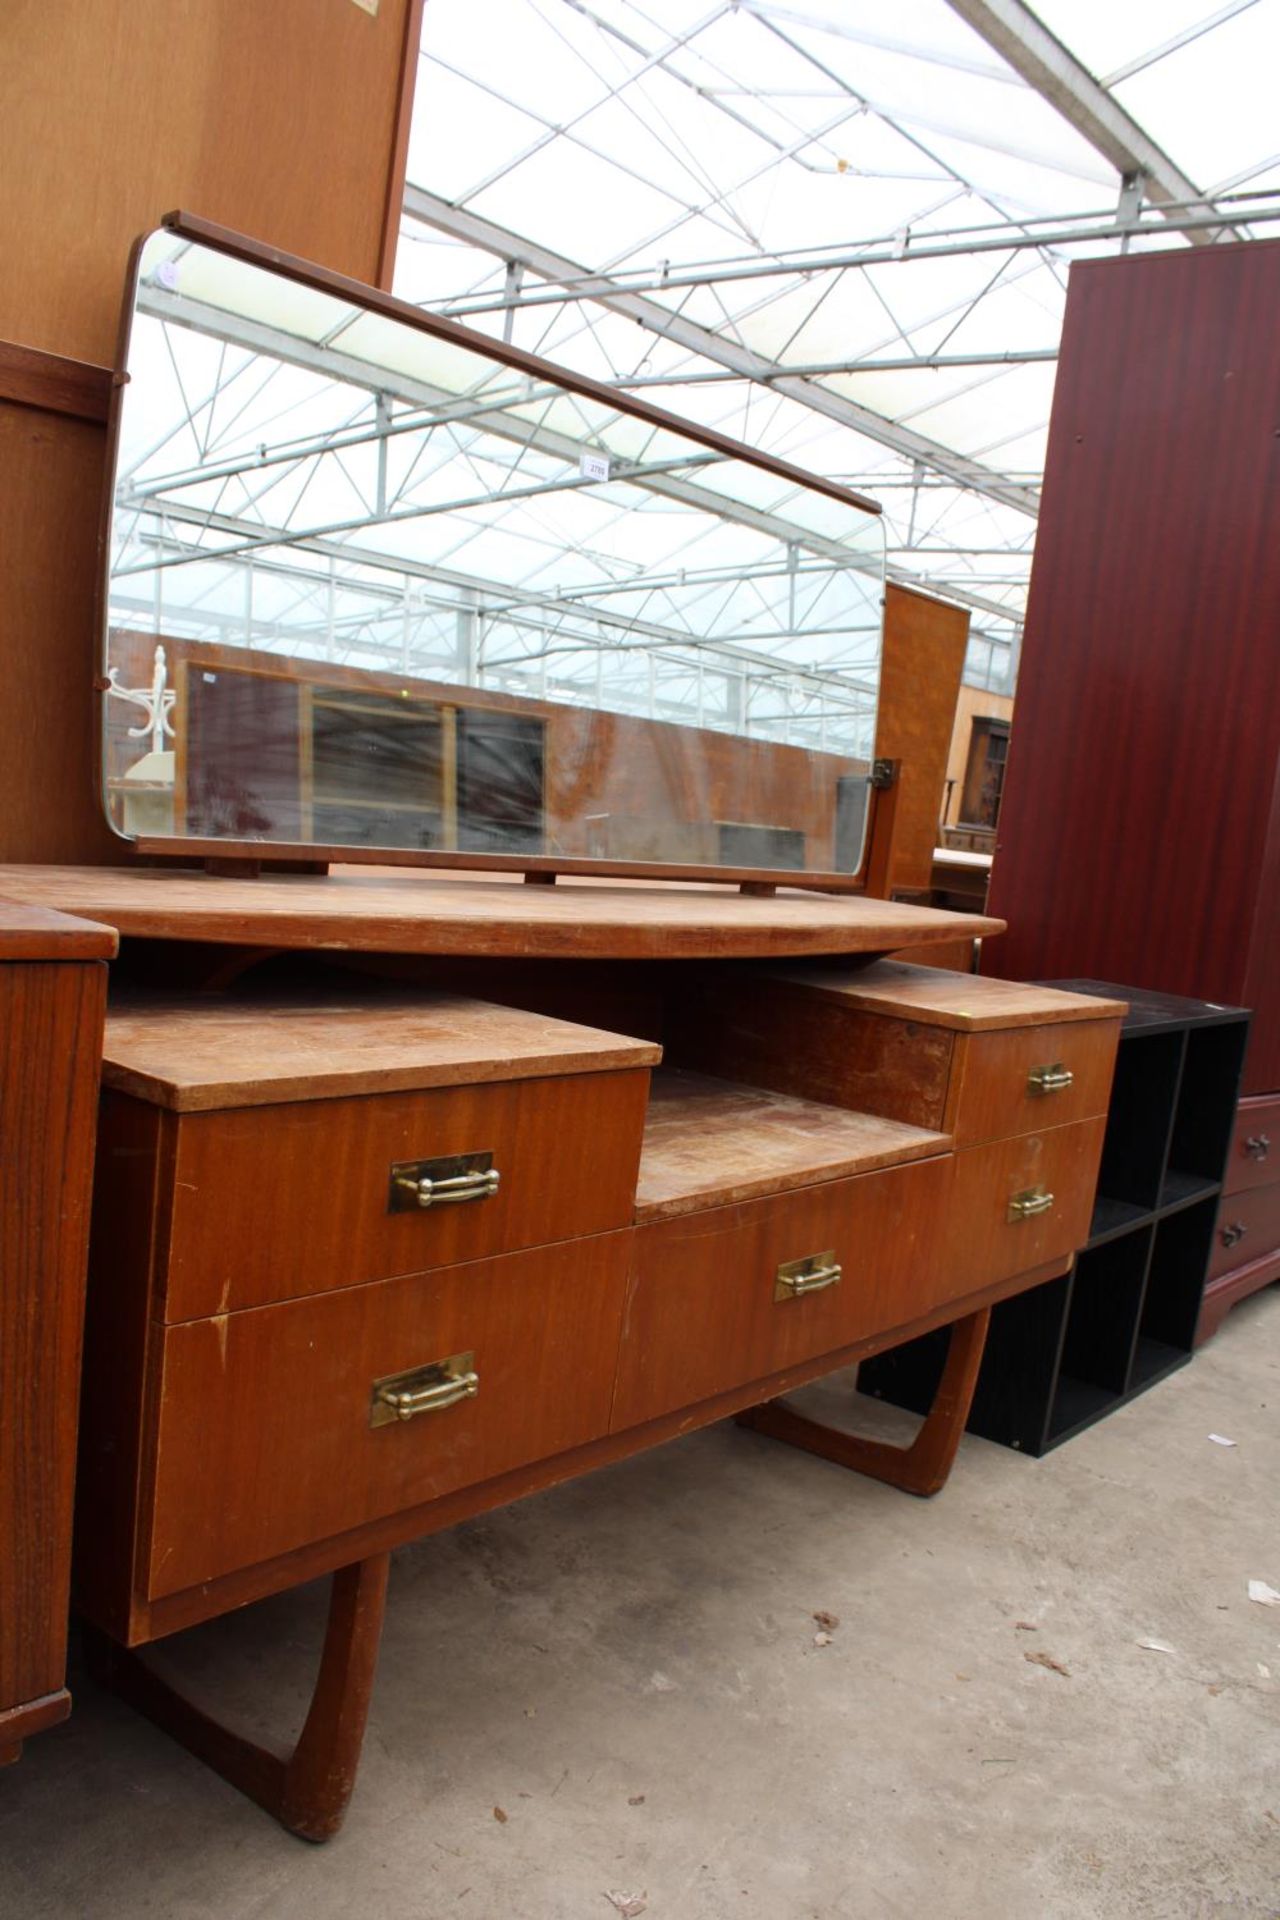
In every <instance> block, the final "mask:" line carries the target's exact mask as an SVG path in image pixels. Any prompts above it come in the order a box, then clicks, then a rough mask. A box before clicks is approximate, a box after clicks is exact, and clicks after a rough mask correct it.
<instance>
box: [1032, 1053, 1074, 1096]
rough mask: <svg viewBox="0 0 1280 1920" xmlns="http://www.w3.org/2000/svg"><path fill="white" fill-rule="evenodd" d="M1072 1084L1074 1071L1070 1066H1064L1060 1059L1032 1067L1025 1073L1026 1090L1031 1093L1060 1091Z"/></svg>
mask: <svg viewBox="0 0 1280 1920" xmlns="http://www.w3.org/2000/svg"><path fill="white" fill-rule="evenodd" d="M1074 1084H1075V1075H1074V1073H1072V1071H1071V1069H1070V1067H1064V1066H1063V1064H1062V1062H1061V1060H1055V1061H1053V1063H1052V1064H1051V1065H1050V1066H1047V1067H1032V1069H1031V1071H1030V1073H1029V1074H1028V1075H1027V1092H1028V1093H1031V1094H1040V1093H1062V1092H1064V1091H1065V1090H1066V1088H1067V1087H1070V1086H1074Z"/></svg>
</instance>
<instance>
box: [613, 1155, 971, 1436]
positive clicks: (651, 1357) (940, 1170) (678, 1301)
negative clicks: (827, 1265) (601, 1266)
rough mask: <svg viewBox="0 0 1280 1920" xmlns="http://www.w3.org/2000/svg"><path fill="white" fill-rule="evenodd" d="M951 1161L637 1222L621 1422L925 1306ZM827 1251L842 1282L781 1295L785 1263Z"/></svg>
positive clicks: (616, 1418) (617, 1424) (931, 1297)
mask: <svg viewBox="0 0 1280 1920" xmlns="http://www.w3.org/2000/svg"><path fill="white" fill-rule="evenodd" d="M953 1164H954V1163H953V1159H952V1156H950V1155H940V1156H937V1157H934V1158H931V1159H928V1160H917V1161H915V1162H913V1163H912V1164H910V1165H908V1166H901V1167H891V1168H888V1169H886V1170H884V1171H883V1172H878V1173H867V1174H859V1175H857V1176H855V1177H854V1178H853V1179H849V1180H833V1181H831V1182H830V1183H828V1184H826V1185H823V1186H815V1187H806V1188H805V1189H804V1190H803V1191H801V1192H795V1193H788V1194H776V1195H771V1196H770V1197H769V1198H768V1199H765V1200H751V1201H745V1202H743V1203H741V1204H739V1205H737V1206H730V1207H714V1208H709V1209H707V1210H706V1211H704V1212H701V1213H692V1214H685V1215H681V1216H680V1217H678V1218H675V1219H668V1220H661V1221H658V1222H656V1223H655V1224H654V1225H652V1226H648V1227H640V1228H638V1229H637V1231H636V1237H635V1255H634V1263H633V1271H632V1277H631V1285H630V1289H629V1292H628V1297H627V1314H626V1321H625V1326H624V1330H623V1339H622V1351H621V1355H620V1358H619V1364H618V1386H617V1392H616V1394H615V1397H614V1408H613V1420H612V1427H613V1430H614V1431H615V1432H617V1431H620V1430H622V1429H623V1428H625V1427H630V1426H634V1425H636V1424H638V1423H639V1422H641V1421H644V1420H651V1419H653V1418H655V1417H656V1416H657V1415H659V1414H662V1413H669V1412H671V1411H673V1410H674V1409H676V1408H679V1407H684V1406H690V1405H692V1404H693V1403H694V1402H696V1401H699V1400H703V1399H706V1398H707V1397H708V1396H710V1395H712V1394H715V1393H719V1392H722V1391H723V1390H725V1389H727V1388H729V1387H733V1386H736V1385H738V1384H739V1383H740V1382H743V1381H749V1380H758V1379H762V1378H764V1376H765V1375H767V1374H770V1373H774V1372H777V1371H778V1370H779V1369H780V1368H783V1367H786V1366H789V1365H791V1364H793V1363H794V1362H797V1361H800V1360H804V1359H809V1358H812V1357H814V1356H815V1355H819V1354H823V1353H832V1352H835V1351H836V1350H837V1349H839V1348H841V1347H845V1346H849V1345H851V1344H852V1343H853V1342H855V1341H857V1340H859V1339H861V1338H864V1337H867V1336H869V1335H871V1334H872V1333H875V1332H878V1331H880V1330H882V1329H886V1328H893V1327H896V1326H899V1325H901V1324H904V1323H906V1322H907V1321H909V1320H911V1319H912V1317H913V1316H916V1315H919V1314H921V1313H923V1312H925V1311H927V1310H928V1308H929V1307H931V1306H932V1305H933V1304H934V1303H935V1302H936V1300H937V1298H938V1290H939V1277H938V1276H939V1262H938V1251H939V1246H940V1238H941V1232H940V1230H941V1228H942V1227H943V1225H944V1222H945V1215H946V1208H947V1202H948V1197H949V1194H950V1188H951V1177H952V1167H953ZM828 1251H829V1252H831V1253H832V1254H833V1255H834V1259H835V1261H836V1262H837V1263H838V1264H839V1266H840V1268H841V1276H840V1280H839V1282H838V1284H836V1285H833V1286H830V1287H827V1288H826V1289H824V1290H823V1291H820V1292H814V1293H810V1294H808V1295H804V1296H801V1297H795V1298H788V1299H782V1300H778V1299H775V1297H774V1296H775V1286H776V1282H777V1277H778V1268H779V1267H780V1266H781V1265H782V1264H783V1263H784V1262H790V1261H795V1260H800V1259H803V1258H806V1257H808V1256H811V1255H817V1254H822V1253H826V1252H828Z"/></svg>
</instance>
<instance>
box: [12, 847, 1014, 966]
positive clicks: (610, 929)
mask: <svg viewBox="0 0 1280 1920" xmlns="http://www.w3.org/2000/svg"><path fill="white" fill-rule="evenodd" d="M0 896H8V897H9V898H10V899H12V900H17V901H21V902H24V903H26V904H28V905H30V906H33V907H43V908H53V909H56V910H57V911H60V912H63V913H77V914H85V915H88V916H90V917H91V918H93V919H95V920H99V921H102V922H105V924H106V925H107V926H109V927H114V928H115V929H116V930H117V932H119V933H121V934H124V935H129V936H133V937H135V938H140V939H146V940H196V941H209V942H214V943H221V944H231V945H235V946H243V945H248V946H265V947H273V948H320V949H328V950H330V951H335V950H336V951H351V952H369V953H379V952H380V953H421V954H490V955H501V956H503V957H505V958H528V959H568V958H572V959H600V960H638V959H672V960H695V959H766V958H770V957H783V956H787V955H798V954H824V953H827V954H834V953H849V954H852V953H866V954H878V953H887V952H891V951H893V950H894V949H895V948H898V947H917V946H927V945H935V944H939V943H942V942H945V941H954V940H958V939H966V938H976V937H978V936H982V935H991V934H997V933H1002V932H1003V931H1004V924H1005V923H1004V922H1003V921H1002V920H992V919H989V918H987V917H986V916H984V915H981V914H971V913H952V912H947V911H940V910H937V909H934V908H929V907H914V906H907V905H902V904H900V903H899V902H897V901H889V900H879V899H873V898H870V897H868V896H867V895H865V894H847V893H846V894H819V893H809V892H801V891H799V890H798V889H797V890H791V889H788V888H786V887H785V886H782V885H780V886H779V890H778V892H777V893H776V894H768V895H763V896H760V895H748V894H743V893H739V892H737V891H736V890H734V889H732V888H730V887H727V886H723V887H712V886H697V885H688V884H685V883H682V882H663V881H620V880H608V879H599V880H597V879H581V878H575V879H573V880H561V881H560V882H558V883H557V884H556V885H555V886H528V885H525V884H524V883H523V882H522V881H520V880H519V879H513V878H512V877H510V876H509V875H505V874H504V875H500V876H498V875H491V874H488V873H466V874H462V873H450V874H447V875H440V874H435V873H430V872H424V871H423V870H422V869H421V868H417V869H412V868H397V867H369V866H360V867H356V866H352V867H337V868H335V869H333V870H332V871H331V872H330V873H328V874H325V875H317V874H263V875H260V876H258V877H257V878H253V879H239V878H229V877H226V876H223V875H215V874H208V873H203V872H196V871H193V870H190V869H182V868H173V867H169V868H162V867H138V866H121V867H52V866H4V867H0Z"/></svg>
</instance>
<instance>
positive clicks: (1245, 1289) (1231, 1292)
mask: <svg viewBox="0 0 1280 1920" xmlns="http://www.w3.org/2000/svg"><path fill="white" fill-rule="evenodd" d="M1277 1280H1280V1249H1277V1250H1276V1251H1275V1252H1274V1253H1266V1254H1263V1255H1262V1257H1261V1258H1260V1259H1258V1260H1251V1261H1250V1262H1249V1263H1248V1265H1246V1266H1243V1267H1232V1268H1231V1270H1230V1272H1228V1273H1224V1274H1222V1275H1220V1277H1219V1278H1218V1279H1216V1280H1210V1282H1209V1284H1208V1285H1207V1286H1206V1288H1205V1290H1204V1298H1203V1300H1202V1301H1201V1303H1200V1320H1199V1324H1198V1325H1197V1327H1196V1345H1197V1346H1198V1347H1202V1346H1203V1345H1204V1343H1205V1341H1206V1340H1210V1339H1212V1338H1213V1335H1214V1334H1215V1333H1216V1332H1217V1331H1218V1328H1219V1327H1220V1326H1221V1325H1222V1322H1223V1321H1224V1320H1225V1319H1226V1317H1227V1315H1228V1313H1229V1312H1230V1311H1231V1309H1232V1307H1234V1306H1237V1305H1238V1304H1239V1302H1240V1301H1241V1300H1247V1299H1248V1298H1249V1296H1250V1294H1254V1293H1260V1292H1261V1290H1262V1288H1263V1287H1269V1286H1271V1285H1273V1283H1274V1282H1275V1281H1277Z"/></svg>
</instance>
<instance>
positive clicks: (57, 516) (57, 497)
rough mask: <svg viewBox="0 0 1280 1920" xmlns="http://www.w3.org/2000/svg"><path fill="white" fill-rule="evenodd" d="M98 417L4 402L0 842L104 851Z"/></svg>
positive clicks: (32, 854)
mask: <svg viewBox="0 0 1280 1920" xmlns="http://www.w3.org/2000/svg"><path fill="white" fill-rule="evenodd" d="M103 449H104V436H103V432H102V429H101V427H96V426H92V425H90V424H89V423H88V422H86V421H82V420H73V419H69V418H67V417H66V416H65V415H62V414H56V413H46V412H43V411H37V410H36V409H34V408H32V407H24V406H11V405H6V404H5V403H4V402H0V852H2V853H3V857H4V858H5V859H6V860H34V859H40V858H43V859H46V860H77V859H79V860H97V861H104V860H111V859H113V858H118V857H119V849H120V843H119V842H118V841H116V840H115V838H114V836H113V835H112V834H111V833H110V832H109V831H108V828H107V825H106V822H105V820H104V819H103V817H102V812H101V809H100V807H99V805H98V799H97V793H96V789H95V785H94V774H93V765H94V728H95V725H96V702H95V700H94V696H93V675H94V671H95V664H94V644H93V618H94V615H93V609H94V593H95V582H96V579H97V570H98V558H97V555H98V505H99V499H100V496H101V489H102V486H103Z"/></svg>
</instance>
